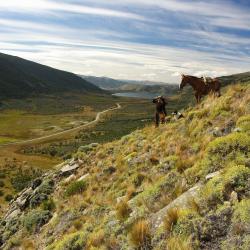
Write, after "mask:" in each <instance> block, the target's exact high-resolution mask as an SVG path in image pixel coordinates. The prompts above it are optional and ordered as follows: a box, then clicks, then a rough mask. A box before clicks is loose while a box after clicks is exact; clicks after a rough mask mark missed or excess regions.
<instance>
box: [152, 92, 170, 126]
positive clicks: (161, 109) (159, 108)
mask: <svg viewBox="0 0 250 250" xmlns="http://www.w3.org/2000/svg"><path fill="white" fill-rule="evenodd" d="M153 103H155V104H156V105H155V108H156V111H155V127H158V126H159V124H160V122H161V123H162V124H164V123H165V118H166V115H167V112H166V107H165V106H166V104H167V100H166V99H165V98H164V97H163V96H158V97H156V98H154V99H153Z"/></svg>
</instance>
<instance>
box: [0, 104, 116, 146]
mask: <svg viewBox="0 0 250 250" xmlns="http://www.w3.org/2000/svg"><path fill="white" fill-rule="evenodd" d="M116 109H121V105H120V104H119V103H116V107H114V108H109V109H106V110H103V111H100V112H98V113H97V114H96V117H95V119H94V120H93V121H91V122H88V123H85V124H84V125H80V126H78V127H75V128H71V129H67V130H64V131H61V132H57V133H54V134H51V135H46V136H42V137H38V138H34V139H29V140H23V141H17V142H11V143H6V144H2V145H0V147H4V146H10V145H22V144H28V143H36V142H40V141H43V140H46V139H51V138H54V137H57V136H60V135H65V134H68V133H72V132H74V131H77V130H79V129H83V128H86V127H88V126H90V125H93V124H95V123H97V122H98V121H99V120H100V118H101V115H103V114H105V113H107V112H109V111H113V110H116Z"/></svg>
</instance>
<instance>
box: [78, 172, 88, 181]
mask: <svg viewBox="0 0 250 250" xmlns="http://www.w3.org/2000/svg"><path fill="white" fill-rule="evenodd" d="M88 177H89V173H87V174H85V175H83V176H81V177H80V178H79V179H78V180H77V181H83V180H85V179H86V178H88Z"/></svg>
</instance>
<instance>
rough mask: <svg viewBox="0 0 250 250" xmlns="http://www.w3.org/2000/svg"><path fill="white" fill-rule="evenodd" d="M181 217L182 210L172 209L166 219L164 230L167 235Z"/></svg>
mask: <svg viewBox="0 0 250 250" xmlns="http://www.w3.org/2000/svg"><path fill="white" fill-rule="evenodd" d="M179 217H180V210H179V209H178V208H175V207H174V208H170V209H169V210H168V212H167V214H166V217H165V218H164V228H165V230H166V232H167V233H171V232H172V229H173V227H174V225H176V223H177V221H178V219H179Z"/></svg>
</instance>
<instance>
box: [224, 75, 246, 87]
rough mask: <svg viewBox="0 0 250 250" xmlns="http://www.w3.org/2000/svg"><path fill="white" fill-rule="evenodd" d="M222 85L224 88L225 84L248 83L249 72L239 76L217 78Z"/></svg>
mask: <svg viewBox="0 0 250 250" xmlns="http://www.w3.org/2000/svg"><path fill="white" fill-rule="evenodd" d="M219 79H220V81H221V82H222V84H223V85H224V86H225V85H227V84H232V83H239V82H242V83H244V82H249V81H250V72H244V73H240V74H234V75H229V76H222V77H219Z"/></svg>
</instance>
